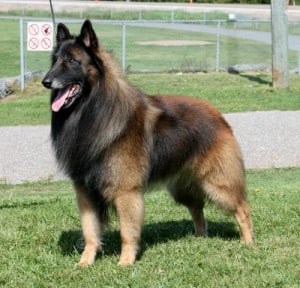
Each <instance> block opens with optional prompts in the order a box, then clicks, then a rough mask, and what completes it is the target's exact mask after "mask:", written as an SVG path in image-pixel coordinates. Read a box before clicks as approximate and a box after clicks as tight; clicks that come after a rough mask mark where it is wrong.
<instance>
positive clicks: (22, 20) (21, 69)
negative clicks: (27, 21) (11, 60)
mask: <svg viewBox="0 0 300 288" xmlns="http://www.w3.org/2000/svg"><path fill="white" fill-rule="evenodd" d="M24 62H25V59H24V19H23V18H20V85H21V91H23V90H24V86H25V66H24V65H25V63H24Z"/></svg>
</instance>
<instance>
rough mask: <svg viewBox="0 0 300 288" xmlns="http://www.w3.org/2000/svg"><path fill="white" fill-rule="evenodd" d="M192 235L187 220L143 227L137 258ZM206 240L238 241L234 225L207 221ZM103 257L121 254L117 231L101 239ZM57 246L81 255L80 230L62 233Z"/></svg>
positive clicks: (192, 231)
mask: <svg viewBox="0 0 300 288" xmlns="http://www.w3.org/2000/svg"><path fill="white" fill-rule="evenodd" d="M193 233H194V228H193V224H192V222H191V221H189V220H181V221H168V222H161V223H155V224H148V225H145V226H144V228H143V233H142V240H141V252H140V255H139V258H140V257H141V256H142V255H143V253H144V252H145V251H146V250H147V248H148V247H151V246H154V245H157V244H159V243H166V242H168V241H170V240H171V241H176V240H179V239H182V238H184V237H186V236H188V235H192V234H193ZM208 238H221V239H226V240H227V239H239V233H238V231H237V230H236V227H235V225H234V223H231V222H211V221H208ZM103 243H104V246H103V248H104V251H105V255H116V254H120V252H121V241H120V233H119V231H118V230H114V231H106V232H105V234H104V237H103ZM58 245H59V246H60V247H61V250H62V254H63V255H65V256H67V255H72V254H74V253H81V252H82V251H83V248H84V242H83V238H82V234H81V231H80V230H70V231H63V232H62V234H61V236H60V239H59V241H58Z"/></svg>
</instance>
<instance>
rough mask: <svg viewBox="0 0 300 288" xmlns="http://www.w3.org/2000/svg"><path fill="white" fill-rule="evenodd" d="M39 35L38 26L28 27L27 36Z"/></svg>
mask: <svg viewBox="0 0 300 288" xmlns="http://www.w3.org/2000/svg"><path fill="white" fill-rule="evenodd" d="M38 33H39V26H38V25H36V24H31V25H30V26H29V34H30V35H37V34H38Z"/></svg>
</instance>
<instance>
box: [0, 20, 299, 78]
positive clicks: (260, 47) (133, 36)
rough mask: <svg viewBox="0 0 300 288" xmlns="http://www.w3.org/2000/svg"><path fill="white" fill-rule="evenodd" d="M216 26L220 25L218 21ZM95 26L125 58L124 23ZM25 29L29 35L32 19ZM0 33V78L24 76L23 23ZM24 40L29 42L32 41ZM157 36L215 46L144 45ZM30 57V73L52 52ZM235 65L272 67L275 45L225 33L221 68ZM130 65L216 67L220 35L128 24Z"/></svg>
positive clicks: (136, 68) (1, 27)
mask: <svg viewBox="0 0 300 288" xmlns="http://www.w3.org/2000/svg"><path fill="white" fill-rule="evenodd" d="M92 19H94V18H92ZM210 25H214V26H216V23H215V24H210ZM222 25H223V26H224V27H226V26H227V25H232V24H231V23H229V24H226V23H223V24H222ZM223 26H222V27H223ZM291 26H292V25H291ZM69 28H70V30H71V32H74V33H78V32H79V31H80V23H76V24H75V23H73V24H69ZM94 28H95V30H96V32H97V35H98V36H99V40H100V42H101V43H102V44H103V45H104V47H105V48H106V49H108V50H112V51H113V53H114V54H115V56H116V58H117V59H119V60H120V62H121V55H122V25H121V24H120V23H119V24H114V25H112V24H105V23H96V24H95V25H94ZM253 29H255V28H253ZM7 31H10V33H7ZM24 32H25V38H26V21H25V23H24ZM0 37H1V39H3V40H4V41H3V45H1V46H0V60H1V64H2V65H1V67H2V68H1V70H0V77H9V76H17V75H20V59H19V58H20V57H19V54H20V52H19V50H20V48H19V45H20V44H19V41H20V40H19V37H20V36H19V23H18V21H16V20H11V19H1V20H0ZM24 40H25V41H24V45H25V46H26V39H24ZM157 40H195V41H196V40H201V41H206V42H208V43H209V44H207V45H193V46H184V45H182V46H168V47H166V46H157V45H141V44H140V43H138V42H143V41H157ZM258 51H259V53H258ZM25 59H26V60H25V62H26V67H25V71H46V70H47V68H48V66H49V62H50V53H49V52H30V51H25ZM235 64H264V65H266V66H267V67H271V46H270V45H268V44H264V43H261V42H257V41H250V40H241V39H236V38H232V37H225V36H221V38H220V67H219V68H220V69H221V70H222V69H225V70H226V69H227V68H228V67H229V66H231V65H235ZM125 65H126V67H127V70H128V71H131V72H141V71H142V72H143V71H147V72H155V71H159V72H170V71H214V70H215V69H216V35H215V34H206V33H200V32H192V31H180V30H171V29H162V28H161V29H159V28H147V27H134V26H132V25H128V26H126V64H125ZM297 65H298V55H297V52H296V51H289V68H290V69H295V68H296V67H297Z"/></svg>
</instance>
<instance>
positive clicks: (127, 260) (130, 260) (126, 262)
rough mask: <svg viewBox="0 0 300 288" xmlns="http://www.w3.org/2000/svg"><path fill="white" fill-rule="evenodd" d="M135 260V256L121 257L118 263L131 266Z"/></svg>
mask: <svg viewBox="0 0 300 288" xmlns="http://www.w3.org/2000/svg"><path fill="white" fill-rule="evenodd" d="M134 262H135V257H121V258H120V261H119V263H118V265H120V266H130V265H133V264H134Z"/></svg>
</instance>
